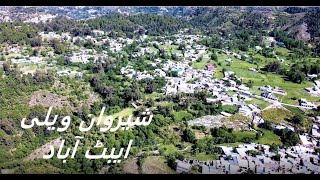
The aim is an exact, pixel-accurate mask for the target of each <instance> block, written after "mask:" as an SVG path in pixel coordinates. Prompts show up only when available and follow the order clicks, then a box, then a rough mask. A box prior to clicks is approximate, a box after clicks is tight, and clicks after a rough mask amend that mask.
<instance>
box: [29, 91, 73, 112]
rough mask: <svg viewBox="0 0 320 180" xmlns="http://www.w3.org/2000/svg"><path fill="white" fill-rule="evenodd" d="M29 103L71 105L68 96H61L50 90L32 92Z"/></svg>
mask: <svg viewBox="0 0 320 180" xmlns="http://www.w3.org/2000/svg"><path fill="white" fill-rule="evenodd" d="M29 105H30V106H37V105H41V106H44V107H50V106H52V107H56V108H62V107H70V102H69V101H68V99H67V97H60V96H58V95H55V94H52V93H49V92H43V91H36V92H34V93H32V95H31V98H30V101H29Z"/></svg>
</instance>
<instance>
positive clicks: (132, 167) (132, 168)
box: [123, 159, 139, 174]
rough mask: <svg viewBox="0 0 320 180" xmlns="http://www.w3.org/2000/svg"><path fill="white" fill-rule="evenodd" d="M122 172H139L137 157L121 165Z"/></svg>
mask: <svg viewBox="0 0 320 180" xmlns="http://www.w3.org/2000/svg"><path fill="white" fill-rule="evenodd" d="M123 172H125V173H127V174H139V167H138V165H137V159H130V160H128V161H127V162H126V163H125V165H124V167H123Z"/></svg>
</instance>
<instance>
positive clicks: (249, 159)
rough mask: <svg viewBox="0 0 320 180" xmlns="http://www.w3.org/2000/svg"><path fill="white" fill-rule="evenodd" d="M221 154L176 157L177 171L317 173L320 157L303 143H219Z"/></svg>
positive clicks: (318, 171)
mask: <svg viewBox="0 0 320 180" xmlns="http://www.w3.org/2000/svg"><path fill="white" fill-rule="evenodd" d="M220 148H221V150H222V151H223V155H222V156H220V157H219V159H217V160H210V161H197V160H187V159H184V160H182V161H181V160H177V161H176V163H177V167H176V171H177V172H178V173H190V172H191V169H192V167H193V166H198V167H201V172H202V174H241V173H249V172H251V173H255V174H298V173H303V174H313V173H314V174H319V173H320V156H319V153H317V152H315V151H314V149H312V148H309V147H305V146H303V145H296V146H292V147H288V148H278V149H277V150H273V151H272V150H271V149H270V146H268V145H260V144H255V143H251V144H241V145H239V146H238V147H235V148H233V147H226V146H220Z"/></svg>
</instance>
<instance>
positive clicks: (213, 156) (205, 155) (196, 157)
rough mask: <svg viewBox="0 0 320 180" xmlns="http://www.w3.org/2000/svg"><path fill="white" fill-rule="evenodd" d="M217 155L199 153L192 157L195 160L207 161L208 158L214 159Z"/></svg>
mask: <svg viewBox="0 0 320 180" xmlns="http://www.w3.org/2000/svg"><path fill="white" fill-rule="evenodd" d="M218 157H219V156H217V155H208V154H206V153H204V152H203V153H199V154H198V155H196V156H195V157H192V158H193V159H195V160H199V161H209V160H215V159H218Z"/></svg>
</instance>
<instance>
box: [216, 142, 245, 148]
mask: <svg viewBox="0 0 320 180" xmlns="http://www.w3.org/2000/svg"><path fill="white" fill-rule="evenodd" d="M240 144H243V143H240V142H235V143H223V144H217V145H216V146H227V147H238V146H239V145H240Z"/></svg>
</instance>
